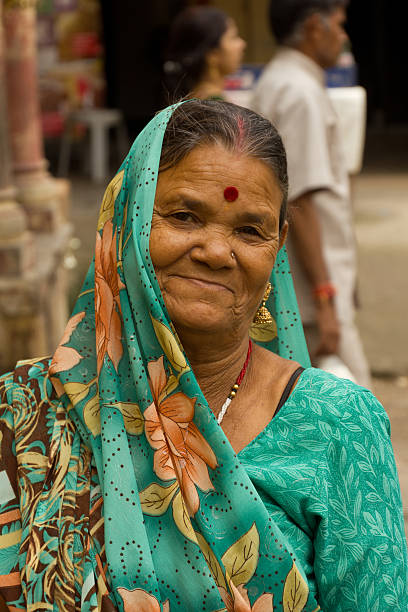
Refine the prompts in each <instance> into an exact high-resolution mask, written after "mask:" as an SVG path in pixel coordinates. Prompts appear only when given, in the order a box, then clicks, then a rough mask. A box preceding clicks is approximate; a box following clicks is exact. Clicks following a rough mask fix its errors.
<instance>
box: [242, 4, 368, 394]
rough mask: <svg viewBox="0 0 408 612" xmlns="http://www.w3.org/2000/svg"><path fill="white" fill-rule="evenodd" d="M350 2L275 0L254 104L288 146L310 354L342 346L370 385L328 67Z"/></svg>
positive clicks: (297, 279)
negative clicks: (270, 52)
mask: <svg viewBox="0 0 408 612" xmlns="http://www.w3.org/2000/svg"><path fill="white" fill-rule="evenodd" d="M346 4H347V2H346V1H341V0H271V3H270V23H271V27H272V31H273V33H274V35H275V38H276V40H277V42H278V44H279V45H280V46H279V48H278V51H277V53H276V55H275V56H274V58H273V59H272V61H271V62H270V63H269V64H268V65H267V66H266V68H265V70H264V72H263V74H262V75H261V78H260V79H259V81H258V83H257V86H256V88H255V91H254V95H253V99H252V102H251V107H252V108H253V109H254V110H255V111H257V112H259V113H260V114H262V115H264V116H265V117H268V119H270V121H271V122H272V123H273V124H274V125H275V126H276V127H277V129H278V130H279V132H280V134H281V136H282V140H283V142H284V144H285V148H286V152H287V157H288V170H289V201H290V205H291V212H292V215H291V228H290V239H289V241H288V252H289V260H290V263H291V267H292V272H293V278H294V283H295V289H296V293H297V296H298V300H299V307H300V312H301V315H302V320H303V324H304V327H305V333H306V339H307V341H308V345H309V350H310V353H311V356H312V359H317V358H319V357H321V356H324V355H332V354H337V355H338V356H339V357H340V358H341V360H342V361H343V362H344V363H345V364H346V365H347V366H348V368H349V369H350V370H351V373H352V374H353V376H354V378H355V379H356V381H357V382H358V383H360V384H362V385H364V386H369V384H370V376H369V369H368V365H367V361H366V358H365V356H364V352H363V349H362V345H361V341H360V337H359V334H358V330H357V328H356V326H355V323H354V294H355V280H356V261H355V240H354V233H353V227H352V223H353V221H352V211H351V202H350V193H349V179H348V175H347V170H346V164H345V159H344V156H343V151H342V144H341V141H340V138H339V132H338V124H337V117H336V113H335V111H334V109H333V107H332V104H331V102H330V99H329V97H328V95H327V92H326V88H325V73H324V70H325V69H326V68H329V67H330V66H333V65H334V64H335V63H336V61H337V58H338V56H339V54H340V52H341V49H342V48H343V45H344V43H345V41H346V39H347V35H346V33H345V31H344V29H343V26H344V22H345V18H346V14H345V7H346Z"/></svg>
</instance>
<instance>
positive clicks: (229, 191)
mask: <svg viewBox="0 0 408 612" xmlns="http://www.w3.org/2000/svg"><path fill="white" fill-rule="evenodd" d="M238 195H239V194H238V189H237V188H236V187H226V188H225V189H224V198H225V199H226V200H227V202H235V200H236V199H237V197H238Z"/></svg>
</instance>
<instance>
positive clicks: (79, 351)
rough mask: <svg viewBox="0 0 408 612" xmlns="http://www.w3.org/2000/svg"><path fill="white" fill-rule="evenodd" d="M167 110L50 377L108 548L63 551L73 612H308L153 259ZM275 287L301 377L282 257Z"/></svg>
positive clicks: (303, 355) (132, 156) (106, 203)
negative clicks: (188, 350) (82, 453)
mask: <svg viewBox="0 0 408 612" xmlns="http://www.w3.org/2000/svg"><path fill="white" fill-rule="evenodd" d="M173 110H174V107H169V108H167V109H165V110H164V111H162V112H161V113H159V114H158V115H157V116H156V117H155V118H154V119H153V120H152V121H151V122H150V123H149V124H148V125H147V126H146V128H145V129H144V130H143V132H142V133H141V134H140V135H139V136H138V138H137V139H136V141H135V143H134V144H133V146H132V148H131V150H130V152H129V154H128V156H127V158H126V159H125V161H124V163H123V164H122V166H121V168H120V170H119V172H118V174H117V175H116V176H115V177H114V179H113V180H112V181H111V183H110V184H109V186H108V188H107V190H106V193H105V196H104V199H103V203H102V206H101V210H100V216H99V221H98V228H97V237H96V249H95V257H94V260H93V263H92V264H91V266H90V268H89V271H88V274H87V276H86V279H85V282H84V285H83V288H82V292H81V294H80V295H79V297H78V300H77V302H76V305H75V309H74V312H73V315H72V317H71V319H70V321H69V324H68V327H67V330H66V333H65V335H64V338H63V340H62V342H61V344H60V346H59V347H58V349H57V351H56V353H55V355H54V358H53V362H52V364H51V367H50V375H51V377H52V380H53V384H54V387H55V389H56V390H57V393H58V395H59V397H60V400H61V402H62V404H63V405H64V408H65V410H66V411H68V415H69V417H70V418H71V419H72V421H73V422H74V424H75V432H76V434H75V435H76V436H79V438H78V440H77V442H78V444H79V445H82V446H85V448H86V449H87V452H88V453H89V452H90V453H91V454H92V458H93V459H92V461H93V463H94V466H95V478H94V482H93V487H94V491H95V490H97V491H100V497H101V503H103V512H102V513H101V521H102V522H103V525H102V526H103V542H102V543H101V542H99V543H98V542H96V537H95V536H94V534H95V533H96V528H95V529H89V535H88V544H87V554H86V555H83V557H81V554H80V553H81V550H80V546H79V545H77V549H78V550H76V549H75V538H74V545H73V547H72V550H70V552H67V553H66V554H67V555H71V556H72V560H73V561H72V563H73V566H74V567H75V554H77V558H81V559H85V560H83V561H82V562H81V563H82V566H81V570H79V569H77V570H76V574H75V580H77V582H78V584H77V585H76V588H77V589H79V590H81V603H80V606H79V607H78V608H75V609H80V610H84V611H87V610H115V609H117V610H126V611H128V610H135V611H136V610H140V611H152V612H153V611H154V612H156V611H157V612H159V611H160V610H164V611H167V612H168V611H171V612H174V611H175V610H180V611H188V610H191V611H196V610H205V611H212V612H213V611H216V610H217V611H221V610H228V611H232V610H237V611H250V610H254V611H255V612H262V611H266V610H268V611H272V610H275V611H293V612H294V611H301V610H304V611H305V612H311V611H312V610H317V609H318V606H317V604H316V602H315V601H314V600H313V601H312V599H313V598H312V597H311V596H310V595H309V592H308V586H307V584H306V581H305V577H304V576H303V575H302V573H301V572H300V571H299V569H298V568H297V567H296V562H295V559H294V555H293V552H292V550H291V549H290V546H289V544H288V542H287V541H286V540H285V538H284V537H283V535H282V534H281V533H280V531H279V529H278V527H277V526H276V525H275V524H274V522H273V520H272V518H271V517H270V516H269V514H268V512H267V510H266V508H265V506H264V505H263V503H262V501H261V499H260V497H259V495H258V494H257V491H256V490H255V488H254V487H253V485H252V483H251V481H250V479H249V477H248V476H247V474H246V472H245V471H244V469H243V468H242V467H241V465H240V463H239V461H238V459H237V456H236V455H235V453H234V451H233V449H232V448H231V446H230V444H229V442H228V440H227V438H226V437H225V435H224V433H223V431H222V429H221V428H220V426H219V425H218V424H217V422H216V419H215V418H214V415H213V413H212V412H211V410H210V409H209V407H208V404H207V402H206V399H205V397H204V396H203V394H202V392H201V390H200V388H199V385H198V383H197V380H196V378H195V376H194V372H193V371H192V370H191V368H190V365H189V363H188V359H187V357H186V355H185V353H184V351H183V348H182V346H181V345H180V342H179V340H178V338H177V335H176V333H175V330H174V329H173V327H172V323H171V321H170V320H169V317H168V314H167V311H166V307H165V304H164V302H163V298H162V296H161V292H160V289H159V286H158V282H157V279H156V276H155V273H154V269H153V266H152V262H151V259H150V254H149V237H150V224H151V219H152V211H153V203H154V197H155V189H156V182H157V176H158V168H159V162H160V155H161V147H162V141H163V135H164V132H165V130H166V125H167V122H168V120H169V118H170V116H171V114H172V112H173ZM271 282H272V285H273V287H274V291H273V294H272V296H271V297H270V298H269V301H268V307H269V309H270V311H271V312H272V314H273V316H274V318H275V320H276V324H277V338H274V339H273V340H270V339H268V342H267V343H266V345H267V346H268V348H270V349H271V350H274V351H275V352H278V353H279V354H280V355H282V356H284V357H288V358H293V359H296V360H298V361H300V362H301V363H302V364H303V365H305V366H307V365H308V356H307V351H306V347H305V343H304V337H303V331H302V328H301V324H300V321H299V316H298V311H297V305H296V300H295V296H294V292H293V287H292V282H291V277H290V271H289V267H288V263H287V257H286V253H285V251H284V249H282V250H281V251H280V254H279V257H278V260H277V262H276V264H275V268H274V271H273V274H272V278H271ZM264 346H265V344H264ZM66 478H68V476H66ZM78 481H80V478H79V476H78ZM49 504H50V508H51V504H52V501H50V502H49ZM50 512H51V509H50ZM51 513H52V512H51ZM91 514H92V509H91ZM78 555H79V557H78ZM89 585H93V588H92V589H91V588H90V586H89ZM30 588H31V589H34V585H30V584H29V586H28V589H30ZM78 605H79V604H78ZM49 609H53V608H49ZM54 609H57V608H54ZM73 609H74V608H73Z"/></svg>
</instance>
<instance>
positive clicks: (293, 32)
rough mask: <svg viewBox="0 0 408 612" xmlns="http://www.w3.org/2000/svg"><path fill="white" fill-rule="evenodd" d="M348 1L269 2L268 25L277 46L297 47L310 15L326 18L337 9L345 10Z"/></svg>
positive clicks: (271, 0) (296, 0)
mask: <svg viewBox="0 0 408 612" xmlns="http://www.w3.org/2000/svg"><path fill="white" fill-rule="evenodd" d="M348 3H349V0H270V3H269V24H270V27H271V30H272V32H273V34H274V36H275V38H276V40H277V42H278V43H279V44H285V45H289V46H297V45H298V44H299V43H300V42H301V40H302V37H303V31H304V24H305V21H306V19H307V18H308V17H310V15H313V14H315V13H318V14H319V15H321V16H322V17H328V16H329V15H330V14H331V13H333V11H334V10H336V9H337V8H346V7H347V5H348Z"/></svg>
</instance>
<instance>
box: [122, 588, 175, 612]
mask: <svg viewBox="0 0 408 612" xmlns="http://www.w3.org/2000/svg"><path fill="white" fill-rule="evenodd" d="M118 593H119V595H120V596H121V598H122V599H123V604H124V610H125V612H135V611H136V610H137V612H160V604H159V602H158V601H157V599H156V597H154V596H153V595H150V593H148V592H147V591H143V589H133V590H132V591H129V590H128V589H125V588H124V587H119V588H118ZM163 612H170V603H169V600H168V599H166V601H165V602H164V603H163Z"/></svg>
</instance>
